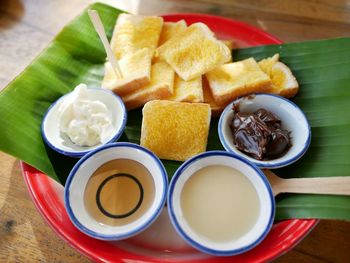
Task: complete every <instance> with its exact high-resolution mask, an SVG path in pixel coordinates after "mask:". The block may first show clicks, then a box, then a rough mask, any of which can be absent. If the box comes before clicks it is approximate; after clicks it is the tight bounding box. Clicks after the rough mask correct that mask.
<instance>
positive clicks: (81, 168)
mask: <svg viewBox="0 0 350 263" xmlns="http://www.w3.org/2000/svg"><path fill="white" fill-rule="evenodd" d="M115 159H130V160H134V161H136V162H139V163H141V164H143V165H144V166H145V167H146V168H147V169H148V171H149V172H150V174H151V175H152V178H153V180H154V185H155V195H154V196H155V197H154V200H153V203H152V204H151V207H150V208H149V209H148V210H147V211H146V213H144V214H143V215H142V216H141V217H140V218H138V219H137V220H136V221H133V222H131V223H129V224H126V225H122V226H109V225H105V224H100V223H99V222H97V221H96V220H95V219H94V218H92V217H91V216H90V214H89V213H88V211H87V210H86V209H85V205H84V191H85V188H86V185H87V183H88V181H89V179H90V177H91V175H92V174H93V173H94V172H95V171H96V169H97V168H99V167H100V166H101V165H103V164H104V163H106V162H108V161H111V160H115ZM167 186H168V179H167V174H166V171H165V168H164V166H163V164H162V162H161V161H160V160H159V159H158V157H157V156H155V155H154V154H153V153H152V152H151V151H149V150H147V149H145V148H143V147H141V146H139V145H137V144H133V143H126V142H120V143H111V144H107V145H103V146H101V147H99V148H97V149H95V150H94V151H92V152H90V153H88V154H87V155H85V156H84V157H83V158H81V159H80V160H79V161H78V163H77V164H76V165H75V166H74V167H73V169H72V171H71V172H70V174H69V176H68V179H67V182H66V185H65V190H64V191H65V193H64V197H65V206H66V209H67V213H68V215H69V217H70V219H71V221H72V222H73V224H74V225H75V226H76V227H77V228H78V229H79V230H80V231H82V232H83V233H85V234H87V235H89V236H91V237H94V238H97V239H102V240H121V239H125V238H129V237H131V236H134V235H136V234H138V233H140V232H141V231H143V230H145V229H146V228H147V227H148V226H149V225H151V223H152V222H153V221H154V220H155V219H156V218H157V217H158V216H159V214H160V212H161V211H162V208H163V206H164V203H165V200H166V193H167Z"/></svg>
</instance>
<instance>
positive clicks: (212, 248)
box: [167, 151, 275, 256]
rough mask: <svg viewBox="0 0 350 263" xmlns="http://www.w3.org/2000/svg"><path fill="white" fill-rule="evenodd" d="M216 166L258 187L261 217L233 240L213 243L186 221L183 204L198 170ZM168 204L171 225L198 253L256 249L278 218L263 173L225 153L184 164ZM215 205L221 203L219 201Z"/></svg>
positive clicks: (213, 153) (171, 187)
mask: <svg viewBox="0 0 350 263" xmlns="http://www.w3.org/2000/svg"><path fill="white" fill-rule="evenodd" d="M213 165H223V166H226V167H231V168H234V169H236V170H238V171H239V172H241V175H243V176H245V177H246V178H247V179H248V180H249V181H250V183H251V184H252V185H253V187H254V188H255V191H256V193H257V196H258V199H259V203H260V208H259V215H258V217H257V219H256V223H255V224H254V225H253V227H252V228H251V229H250V230H249V231H247V232H246V233H245V234H244V235H242V236H240V237H239V238H237V239H232V240H231V241H225V242H218V241H212V240H211V239H208V238H205V237H203V236H201V235H200V234H198V233H197V232H196V231H195V230H193V229H192V227H191V226H190V224H189V223H188V222H187V220H186V218H185V216H184V213H183V209H182V203H181V202H180V200H181V194H182V192H183V189H184V186H185V184H186V182H187V181H188V180H189V179H190V178H191V176H193V174H195V173H196V172H197V171H198V170H201V169H204V168H205V167H209V166H213ZM202 189H203V188H202ZM230 190H231V191H232V188H230ZM202 192H203V190H202ZM213 198H214V196H213ZM215 198H216V199H217V201H219V200H222V199H221V198H220V197H217V196H215ZM242 199H243V197H242ZM167 204H168V211H169V216H170V219H171V222H172V223H173V225H174V227H175V229H176V231H177V232H178V233H179V234H180V235H181V236H182V237H183V238H184V239H185V241H186V242H187V243H188V244H190V245H191V246H193V247H195V248H197V249H198V250H200V251H203V252H205V253H208V254H212V255H215V256H230V255H231V256H232V255H237V254H241V253H244V252H246V251H248V250H250V249H252V248H253V247H255V246H257V245H258V244H259V243H260V242H261V241H262V240H263V239H264V238H265V237H266V235H267V234H268V232H269V231H270V229H271V226H272V223H273V220H274V216H275V198H274V196H273V194H272V189H271V186H270V184H269V182H268V181H267V179H266V177H265V175H264V174H263V172H262V171H261V170H260V169H258V168H257V167H256V166H255V165H254V164H252V163H250V162H248V161H246V159H244V158H242V157H239V156H236V155H234V154H232V153H229V152H224V151H210V152H205V153H202V154H199V155H197V156H195V157H193V158H191V159H189V160H188V161H186V162H185V163H184V164H182V165H181V166H180V168H179V169H178V170H177V171H176V173H175V174H174V177H173V178H172V180H171V183H170V185H169V192H168V202H167ZM216 205H219V204H217V202H216Z"/></svg>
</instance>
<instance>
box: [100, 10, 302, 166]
mask: <svg viewBox="0 0 350 263" xmlns="http://www.w3.org/2000/svg"><path fill="white" fill-rule="evenodd" d="M111 47H112V50H113V52H114V54H115V56H116V58H117V60H118V61H119V66H120V69H121V71H122V75H123V77H122V78H119V77H118V76H116V75H115V73H114V70H113V68H112V66H111V64H110V63H109V62H108V61H107V62H106V64H105V75H104V79H103V82H102V87H103V88H106V89H110V90H112V91H114V92H115V93H116V94H118V95H119V96H120V97H121V98H122V100H123V101H124V103H125V105H126V107H127V109H134V108H138V107H141V106H143V105H145V104H146V105H145V106H144V108H143V120H142V129H141V145H143V146H145V147H146V148H148V149H150V150H151V151H153V152H154V153H155V154H157V155H158V157H160V158H164V159H169V160H178V161H184V160H187V159H188V158H190V157H191V156H193V155H196V154H198V153H200V152H203V151H205V150H206V145H207V138H208V133H209V126H210V119H211V116H217V115H219V114H220V113H221V111H222V110H223V109H224V108H225V106H226V105H227V104H228V103H230V102H231V101H232V100H234V99H235V98H237V97H239V96H243V95H248V94H251V93H256V92H269V93H275V94H280V95H282V96H285V97H292V96H294V95H295V94H296V93H297V92H298V83H297V81H296V79H295V77H294V76H293V74H292V72H291V71H290V69H289V68H288V67H287V66H286V65H285V64H283V63H282V62H280V61H279V55H278V54H276V55H274V56H273V57H270V58H266V59H263V60H261V61H258V62H257V61H256V60H255V59H254V58H248V59H245V60H242V61H234V62H232V55H231V53H232V48H233V47H234V42H233V41H232V40H219V39H217V38H216V37H215V34H214V33H213V32H212V31H211V30H210V29H209V28H208V27H207V26H206V25H205V24H203V23H194V24H192V25H187V24H186V22H185V21H184V20H181V21H178V22H164V21H163V18H161V17H156V16H135V15H129V14H121V15H120V16H119V17H118V20H117V22H116V25H115V28H114V32H113V36H112V40H111Z"/></svg>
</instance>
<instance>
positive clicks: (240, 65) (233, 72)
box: [206, 58, 271, 104]
mask: <svg viewBox="0 0 350 263" xmlns="http://www.w3.org/2000/svg"><path fill="white" fill-rule="evenodd" d="M206 77H207V79H208V82H209V86H210V89H211V92H212V94H213V96H214V99H215V101H216V102H217V103H218V104H225V103H227V102H230V101H231V100H233V99H235V98H237V97H239V96H243V95H247V94H250V93H255V92H265V91H268V89H269V86H270V84H271V80H270V77H269V76H268V75H267V74H265V73H264V72H263V71H262V70H261V69H260V67H259V65H258V63H257V62H256V61H255V60H254V59H253V58H249V59H245V60H242V61H238V62H234V63H229V64H225V65H222V66H220V67H217V68H215V69H214V70H212V71H210V72H208V73H207V74H206Z"/></svg>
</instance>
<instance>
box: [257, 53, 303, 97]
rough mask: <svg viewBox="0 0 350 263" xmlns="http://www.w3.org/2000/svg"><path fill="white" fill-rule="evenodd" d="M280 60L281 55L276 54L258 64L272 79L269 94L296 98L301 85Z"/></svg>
mask: <svg viewBox="0 0 350 263" xmlns="http://www.w3.org/2000/svg"><path fill="white" fill-rule="evenodd" d="M278 60H279V54H275V55H274V56H273V57H270V58H265V59H263V60H261V61H259V62H258V64H259V66H260V68H261V69H262V70H263V71H264V72H265V73H266V74H267V75H269V76H270V78H271V86H270V89H269V90H268V92H269V93H274V94H278V95H281V96H283V97H286V98H291V97H294V96H295V95H296V94H297V93H298V90H299V84H298V82H297V80H296V78H295V77H294V75H293V73H292V71H291V70H290V69H289V68H288V67H287V66H286V65H285V64H283V63H282V62H279V61H278Z"/></svg>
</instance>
